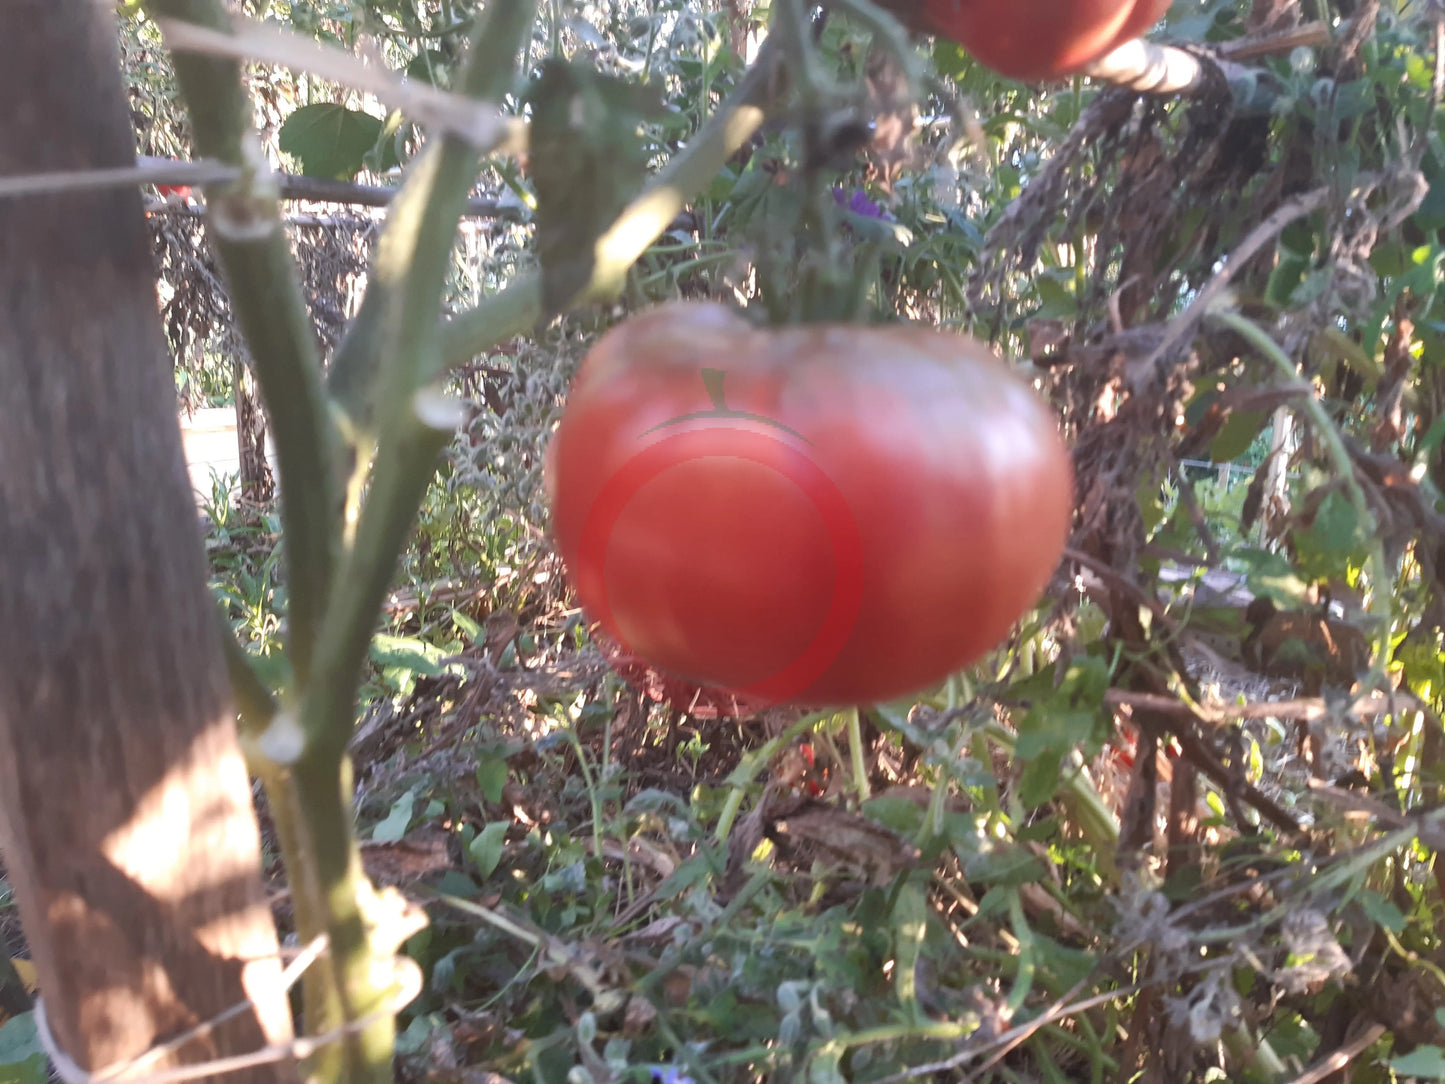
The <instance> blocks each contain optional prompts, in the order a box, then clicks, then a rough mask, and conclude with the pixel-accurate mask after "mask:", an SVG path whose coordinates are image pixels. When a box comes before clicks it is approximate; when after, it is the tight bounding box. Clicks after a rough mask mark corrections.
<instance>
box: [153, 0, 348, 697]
mask: <svg viewBox="0 0 1445 1084" xmlns="http://www.w3.org/2000/svg"><path fill="white" fill-rule="evenodd" d="M147 9H148V10H149V11H150V12H151V13H152V14H158V15H164V16H169V17H171V18H174V19H178V20H182V21H185V22H190V23H195V24H197V25H199V26H204V27H208V28H211V29H215V30H221V31H229V30H230V28H231V21H230V16H229V15H228V14H227V13H226V10H225V8H224V6H223V5H222V4H221V2H220V0H148V3H147ZM174 61H175V69H176V79H177V81H178V82H179V84H180V87H181V92H182V94H183V96H184V98H185V101H186V106H187V109H188V110H189V112H190V115H191V126H192V129H193V130H194V131H195V143H196V147H195V149H196V154H197V155H198V156H199V157H203V158H211V159H215V160H217V161H219V162H222V163H224V164H226V165H231V166H237V167H239V168H240V169H241V170H242V177H241V178H240V179H239V180H237V181H234V182H229V183H226V184H217V185H212V186H208V187H207V189H206V201H207V212H208V225H209V229H208V234H209V236H210V239H211V242H212V244H213V245H214V246H215V249H216V253H217V255H218V256H219V258H220V260H221V264H222V266H223V267H224V268H225V272H226V278H227V281H228V283H229V285H230V298H231V306H232V309H233V310H234V311H235V314H236V321H237V323H238V324H239V325H240V327H241V331H242V333H243V334H244V336H245V339H246V344H247V347H248V351H249V353H250V356H251V364H252V367H253V368H254V370H255V373H256V379H257V382H258V384H259V385H260V389H261V398H262V400H263V401H264V403H265V406H266V413H267V416H268V418H269V419H270V423H271V430H272V434H273V436H274V438H275V444H276V458H277V463H278V466H279V469H280V475H281V519H282V524H283V527H284V532H285V540H286V541H285V553H286V563H287V568H288V577H287V578H288V581H289V604H288V608H287V656H288V659H289V661H290V664H291V667H292V669H293V670H294V671H295V673H296V676H297V679H298V681H302V682H304V681H305V679H306V676H307V674H308V673H309V671H310V666H311V653H312V647H313V644H314V643H315V639H316V632H317V627H318V625H319V623H320V620H321V616H322V614H323V612H324V611H325V607H326V600H327V595H328V593H329V590H330V586H331V574H332V568H333V564H334V560H335V555H336V551H337V547H338V545H339V539H340V513H341V506H340V502H339V499H338V496H337V491H336V488H335V482H334V472H333V470H332V465H331V459H332V455H333V443H332V436H333V430H332V427H331V423H330V414H329V411H328V409H327V406H326V401H325V395H324V392H323V390H322V385H321V361H320V358H319V356H318V354H317V349H316V335H315V331H314V329H313V328H312V326H311V319H310V317H309V315H308V314H307V311H306V301H305V298H304V297H303V296H302V293H301V287H300V283H299V281H298V279H297V276H296V267H295V262H294V260H293V259H292V256H291V249H290V246H289V245H288V243H287V240H286V234H285V230H284V228H283V226H282V219H281V208H280V201H279V197H278V193H277V192H276V190H275V189H274V187H273V186H272V185H271V184H270V183H269V182H267V181H265V180H263V179H262V178H263V175H264V169H265V163H264V162H263V161H262V160H261V159H260V157H259V149H258V148H259V144H257V143H256V142H255V137H254V133H253V131H252V125H251V102H250V99H249V97H248V96H247V94H246V91H245V88H244V86H243V84H242V82H241V69H240V65H239V64H238V63H236V62H235V61H233V60H226V59H222V58H217V57H210V56H199V55H196V54H192V53H177V54H175V56H174Z"/></svg>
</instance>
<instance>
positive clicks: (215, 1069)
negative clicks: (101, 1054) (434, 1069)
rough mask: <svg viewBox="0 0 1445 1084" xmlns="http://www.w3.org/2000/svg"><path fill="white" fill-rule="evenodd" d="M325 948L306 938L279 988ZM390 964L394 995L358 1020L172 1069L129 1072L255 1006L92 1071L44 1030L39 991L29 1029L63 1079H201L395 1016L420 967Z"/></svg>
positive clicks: (175, 1083)
mask: <svg viewBox="0 0 1445 1084" xmlns="http://www.w3.org/2000/svg"><path fill="white" fill-rule="evenodd" d="M326 949H327V939H326V935H325V934H322V935H321V936H319V937H317V938H315V939H314V940H313V941H311V943H310V944H308V945H307V946H306V947H305V948H304V949H303V950H302V951H301V952H300V953H299V954H298V955H297V957H296V958H295V959H294V960H292V961H291V963H290V964H288V965H287V967H286V969H285V970H284V971H283V972H282V973H281V983H282V990H283V992H287V991H289V990H290V989H291V987H293V986H295V985H296V982H297V980H299V979H300V978H301V976H302V975H303V974H304V973H305V971H306V969H307V968H308V967H310V966H311V965H312V964H313V963H315V962H316V960H317V959H319V958H320V956H321V954H322V953H323V952H325V951H326ZM394 966H395V969H396V971H395V974H396V978H397V989H396V994H395V996H393V997H392V998H391V999H390V1000H388V1001H387V1003H386V1004H385V1005H383V1006H382V1007H381V1008H379V1009H376V1010H374V1011H372V1012H369V1013H367V1014H366V1015H365V1016H363V1017H361V1018H360V1019H359V1020H353V1021H351V1022H350V1023H347V1024H343V1025H341V1026H340V1027H338V1028H333V1029H332V1030H331V1031H328V1032H324V1033H323V1034H321V1035H307V1036H302V1037H299V1038H296V1039H292V1040H291V1041H290V1042H285V1043H273V1044H271V1045H269V1046H264V1047H262V1048H261V1049H260V1050H255V1051H252V1052H251V1053H249V1054H233V1055H231V1056H230V1057H225V1058H217V1059H215V1060H214V1061H205V1062H197V1063H195V1064H193V1065H182V1066H177V1067H176V1068H174V1069H163V1070H161V1071H160V1072H156V1073H147V1074H143V1075H133V1074H135V1073H137V1072H138V1071H140V1070H143V1069H145V1067H146V1066H148V1065H150V1064H152V1063H154V1062H155V1061H157V1060H159V1059H160V1058H163V1057H165V1056H166V1055H167V1054H170V1053H172V1052H174V1051H176V1050H178V1049H180V1048H181V1047H183V1046H185V1045H186V1044H187V1043H190V1042H193V1041H194V1040H196V1039H198V1038H201V1037H203V1036H205V1035H207V1034H209V1033H210V1032H211V1031H213V1030H214V1029H215V1028H217V1027H218V1026H220V1025H221V1024H223V1023H225V1022H226V1021H227V1020H230V1019H232V1018H234V1017H236V1016H239V1015H240V1014H241V1013H243V1012H246V1011H247V1010H248V1009H258V1008H259V1007H258V1006H257V1005H256V1004H255V1002H254V1001H251V1000H250V999H247V1000H245V1001H242V1002H239V1003H238V1004H235V1005H232V1006H231V1007H230V1008H228V1009H224V1010H222V1011H221V1012H220V1013H218V1014H216V1015H215V1016H214V1017H212V1018H211V1019H210V1020H207V1021H205V1022H204V1023H202V1024H198V1025H197V1026H196V1027H194V1028H192V1029H191V1030H190V1031H187V1032H185V1033H184V1034H182V1035H178V1036H176V1037H175V1038H174V1039H170V1040H167V1041H166V1042H164V1043H160V1044H157V1045H156V1046H153V1047H151V1048H150V1049H149V1050H145V1051H143V1052H142V1053H140V1054H138V1055H137V1056H136V1057H134V1058H131V1059H130V1060H128V1061H125V1062H122V1063H120V1064H118V1065H113V1066H111V1067H110V1068H108V1069H103V1070H101V1071H100V1072H96V1073H92V1072H89V1071H87V1070H85V1069H82V1068H81V1067H80V1066H79V1065H78V1064H77V1063H76V1062H75V1061H74V1059H72V1058H71V1057H70V1056H69V1055H68V1054H66V1053H64V1052H63V1051H62V1050H60V1048H59V1047H58V1046H57V1045H56V1043H55V1037H54V1036H53V1035H52V1034H51V1032H50V1023H49V1021H48V1020H47V1018H46V1016H45V999H44V998H43V997H37V998H36V999H35V1017H34V1019H35V1033H36V1035H37V1037H38V1038H39V1039H40V1045H41V1047H42V1048H43V1049H44V1050H45V1054H46V1056H47V1057H48V1058H49V1059H50V1063H51V1065H53V1066H54V1067H55V1073H56V1075H57V1076H58V1077H60V1079H61V1080H62V1081H64V1082H65V1084H110V1082H112V1081H120V1080H124V1081H126V1084H183V1082H185V1081H191V1080H201V1079H203V1078H205V1077H210V1076H220V1075H221V1074H223V1073H235V1072H239V1071H240V1070H242V1069H250V1068H253V1067H254V1066H257V1065H268V1064H271V1063H273V1062H278V1061H287V1060H293V1059H294V1060H297V1061H300V1060H304V1059H306V1058H309V1057H311V1056H312V1055H314V1054H315V1053H316V1052H317V1051H318V1050H321V1049H323V1048H324V1047H327V1046H331V1045H333V1044H335V1043H338V1042H340V1041H341V1040H343V1039H345V1038H347V1037H348V1036H351V1035H355V1034H356V1033H357V1032H360V1031H365V1030H366V1029H367V1028H369V1027H370V1026H371V1025H372V1024H375V1023H377V1022H378V1021H380V1020H383V1019H385V1018H387V1017H390V1016H395V1015H396V1014H397V1013H399V1012H400V1011H401V1010H402V1009H404V1008H405V1007H406V1006H407V1005H409V1004H410V1003H411V1001H412V999H414V998H415V997H416V996H417V995H418V994H420V993H421V988H422V972H421V968H420V967H419V966H417V963H416V961H415V960H412V959H411V958H410V957H407V956H398V957H396V959H395V961H394Z"/></svg>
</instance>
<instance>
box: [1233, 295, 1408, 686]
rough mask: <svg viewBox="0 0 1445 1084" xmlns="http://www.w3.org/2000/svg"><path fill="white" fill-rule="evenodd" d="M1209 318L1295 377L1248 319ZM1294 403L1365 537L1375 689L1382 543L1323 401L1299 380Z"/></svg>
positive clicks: (1387, 581) (1386, 596)
mask: <svg viewBox="0 0 1445 1084" xmlns="http://www.w3.org/2000/svg"><path fill="white" fill-rule="evenodd" d="M1210 316H1212V317H1213V318H1214V319H1215V320H1217V321H1218V322H1219V323H1221V324H1223V325H1224V326H1225V327H1227V328H1229V329H1230V330H1231V331H1234V332H1236V333H1238V334H1239V335H1240V336H1242V337H1243V338H1244V339H1245V340H1246V341H1247V342H1248V343H1249V344H1250V345H1251V346H1253V347H1254V348H1255V349H1256V350H1258V351H1259V352H1260V353H1261V354H1263V355H1264V357H1265V359H1266V360H1268V361H1269V362H1270V363H1271V364H1273V365H1274V367H1275V369H1277V370H1278V371H1279V373H1280V375H1281V376H1283V377H1285V379H1287V380H1292V381H1299V380H1300V379H1301V378H1300V374H1299V369H1298V368H1297V367H1296V365H1295V364H1294V362H1292V361H1291V360H1290V359H1289V357H1288V355H1286V354H1285V352H1284V351H1283V350H1282V349H1280V346H1279V344H1278V343H1277V342H1275V341H1274V339H1273V337H1271V336H1270V335H1269V333H1268V332H1266V331H1265V330H1264V329H1263V328H1262V327H1260V326H1259V325H1258V324H1256V323H1255V322H1254V321H1253V320H1250V319H1249V318H1248V317H1246V316H1243V315H1241V314H1239V313H1237V312H1231V311H1228V310H1225V309H1222V308H1215V309H1213V310H1211V312H1210ZM1300 403H1301V405H1302V406H1303V407H1304V410H1305V413H1306V414H1308V415H1309V418H1310V421H1311V422H1312V423H1314V427H1315V431H1316V432H1317V433H1318V434H1319V437H1320V439H1321V440H1322V441H1324V443H1325V448H1326V450H1327V451H1328V452H1329V457H1330V461H1331V463H1332V464H1333V465H1334V468H1335V471H1336V472H1337V473H1338V474H1339V478H1340V481H1341V482H1342V483H1343V484H1344V487H1345V493H1346V494H1347V495H1348V496H1349V498H1350V504H1351V505H1352V506H1353V507H1354V509H1355V517H1356V520H1357V522H1358V524H1359V529H1360V530H1361V531H1362V532H1363V533H1364V535H1365V537H1366V538H1368V539H1369V540H1370V541H1369V558H1368V559H1369V565H1370V581H1371V584H1370V586H1371V591H1370V613H1371V614H1372V615H1373V616H1374V617H1375V618H1376V619H1377V623H1378V627H1377V628H1376V630H1375V664H1374V666H1373V667H1372V668H1371V671H1370V679H1369V684H1370V686H1371V687H1372V688H1379V687H1380V686H1381V684H1382V683H1383V681H1384V677H1385V667H1386V665H1387V664H1388V662H1389V660H1390V626H1391V622H1392V618H1393V615H1392V613H1391V607H1390V591H1391V585H1392V584H1393V583H1394V577H1393V576H1392V575H1390V573H1389V569H1388V566H1387V563H1386V561H1385V543H1384V540H1383V539H1382V538H1381V537H1380V529H1379V523H1378V521H1377V520H1376V519H1375V513H1374V512H1373V511H1372V510H1371V508H1370V502H1369V500H1368V499H1367V498H1366V496H1365V490H1364V487H1363V486H1361V485H1360V480H1359V478H1358V477H1357V476H1356V474H1355V464H1354V461H1353V460H1351V459H1350V451H1349V449H1348V448H1346V447H1345V442H1344V439H1343V438H1342V437H1341V436H1340V431H1339V429H1338V428H1337V427H1336V426H1335V423H1334V421H1333V420H1332V419H1331V418H1330V416H1329V414H1328V413H1326V411H1325V408H1324V404H1323V403H1321V402H1320V400H1319V397H1318V396H1316V395H1315V394H1314V390H1313V389H1312V388H1311V387H1310V386H1309V385H1308V384H1303V385H1302V387H1301V394H1300Z"/></svg>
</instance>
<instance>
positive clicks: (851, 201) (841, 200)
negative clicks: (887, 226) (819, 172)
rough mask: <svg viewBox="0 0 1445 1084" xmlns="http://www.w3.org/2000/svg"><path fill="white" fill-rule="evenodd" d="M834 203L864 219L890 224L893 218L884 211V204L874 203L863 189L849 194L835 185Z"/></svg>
mask: <svg viewBox="0 0 1445 1084" xmlns="http://www.w3.org/2000/svg"><path fill="white" fill-rule="evenodd" d="M833 202H834V203H836V204H837V205H838V206H839V207H842V208H843V209H844V210H846V211H852V212H853V213H854V214H855V215H862V216H863V217H864V218H876V219H878V220H880V221H883V222H889V221H891V220H892V218H893V216H892V215H890V214H889V213H888V212H887V211H885V210H884V209H883V206H882V204H878V203H874V202H873V201H872V200H871V199H869V198H868V195H867V193H866V192H864V191H863V190H862V189H859V190H858V191H855V192H853V193H852V194H849V193H847V192H845V191H843V189H842V188H839V187H838V186H836V185H835V186H834V187H833Z"/></svg>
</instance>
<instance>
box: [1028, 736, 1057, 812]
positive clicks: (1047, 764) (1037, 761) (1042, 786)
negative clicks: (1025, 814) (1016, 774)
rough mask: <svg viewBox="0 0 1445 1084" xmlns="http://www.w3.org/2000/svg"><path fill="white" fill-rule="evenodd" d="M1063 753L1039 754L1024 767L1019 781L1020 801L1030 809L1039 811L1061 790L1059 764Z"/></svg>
mask: <svg viewBox="0 0 1445 1084" xmlns="http://www.w3.org/2000/svg"><path fill="white" fill-rule="evenodd" d="M1062 759H1063V754H1062V753H1061V752H1056V751H1054V750H1052V749H1051V750H1049V751H1048V752H1044V753H1038V754H1036V755H1035V756H1033V757H1032V758H1031V759H1030V760H1029V761H1028V763H1027V764H1025V765H1024V772H1023V775H1022V776H1021V777H1020V779H1019V801H1021V802H1023V804H1024V805H1025V806H1026V807H1027V808H1029V809H1037V808H1038V807H1039V806H1041V805H1043V804H1044V803H1045V802H1047V801H1048V800H1049V799H1051V798H1052V797H1053V796H1054V792H1055V791H1057V790H1058V789H1059V762H1060V761H1061V760H1062Z"/></svg>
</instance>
